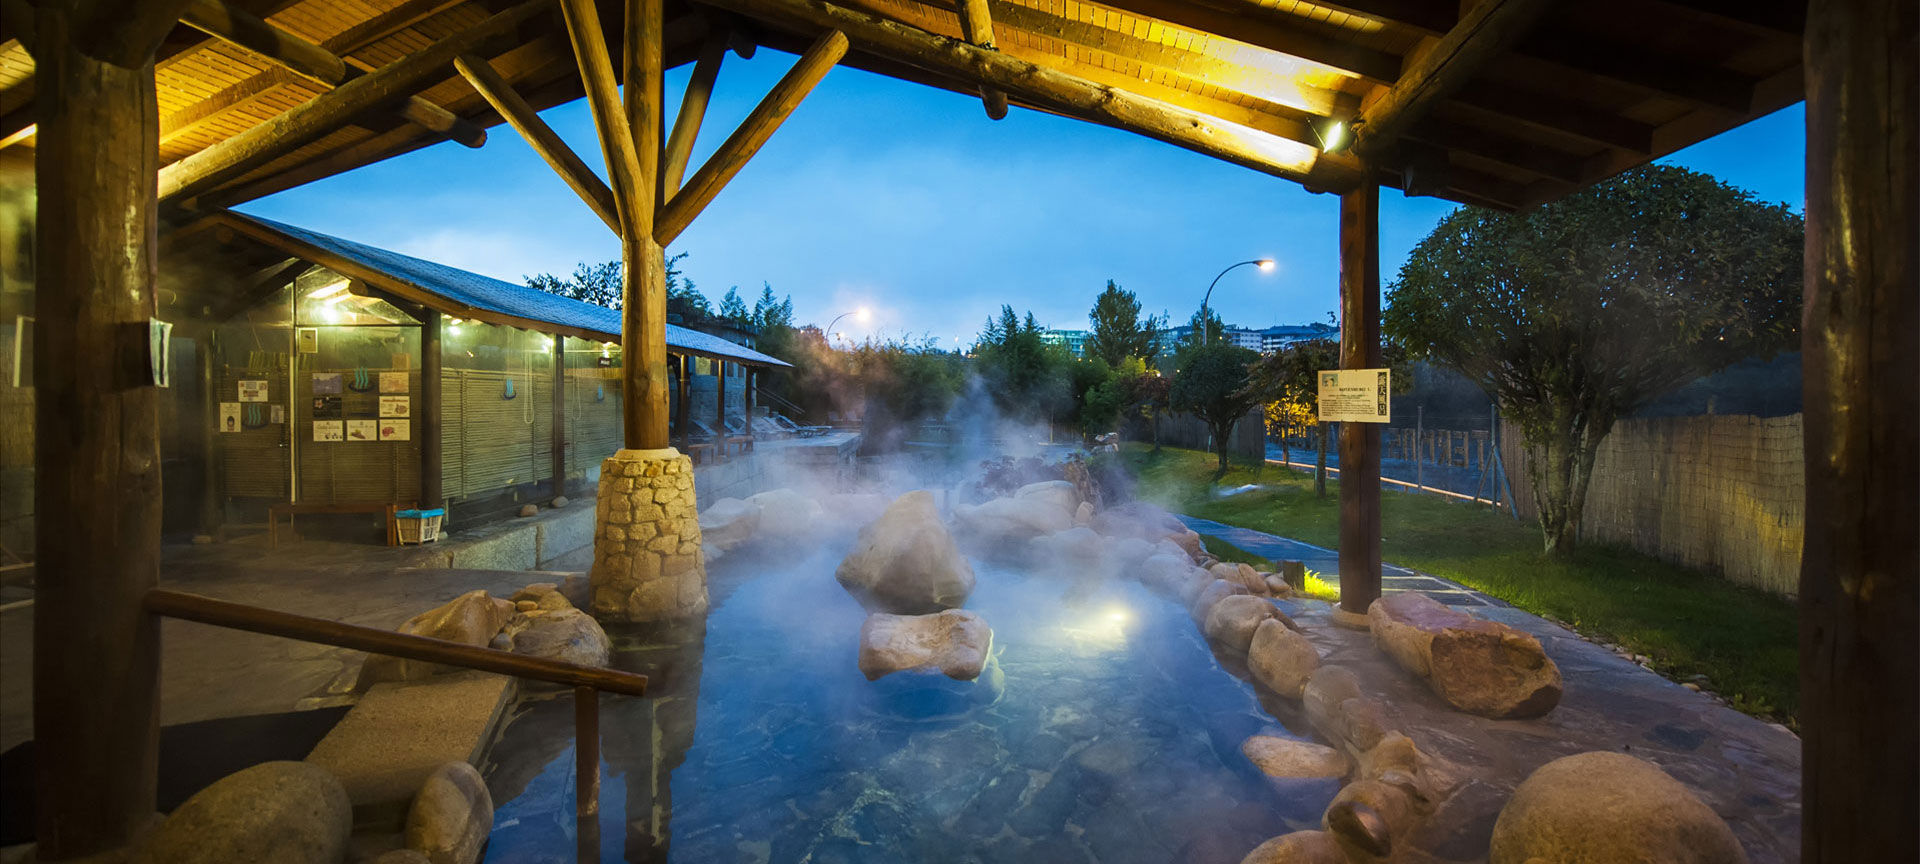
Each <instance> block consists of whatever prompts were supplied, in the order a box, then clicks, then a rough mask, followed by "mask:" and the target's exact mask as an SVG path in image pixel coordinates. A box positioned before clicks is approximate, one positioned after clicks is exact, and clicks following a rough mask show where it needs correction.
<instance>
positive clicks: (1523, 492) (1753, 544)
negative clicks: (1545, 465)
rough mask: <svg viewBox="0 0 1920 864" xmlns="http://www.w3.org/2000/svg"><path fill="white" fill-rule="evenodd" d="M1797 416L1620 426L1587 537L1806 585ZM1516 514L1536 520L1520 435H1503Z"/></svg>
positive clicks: (1611, 438) (1601, 456) (1751, 581)
mask: <svg viewBox="0 0 1920 864" xmlns="http://www.w3.org/2000/svg"><path fill="white" fill-rule="evenodd" d="M1800 417H1801V415H1799V414H1792V415H1788V416H1785V417H1767V418H1761V417H1750V416H1745V415H1705V416H1699V417H1657V418H1648V419H1635V420H1622V421H1619V422H1617V423H1615V424H1614V427H1613V431H1612V432H1610V433H1608V435H1607V437H1606V438H1605V439H1604V440H1602V441H1601V442H1600V451H1599V453H1598V454H1597V456H1596V458H1595V461H1594V466H1593V480H1592V483H1591V485H1589V487H1588V489H1587V502H1586V511H1585V513H1584V515H1582V517H1581V523H1580V536H1581V538H1582V539H1591V540H1601V541H1606V542H1613V543H1622V544H1625V545H1628V546H1631V547H1633V548H1635V549H1638V550H1640V551H1642V552H1646V553H1648V554H1651V555H1656V556H1659V557H1661V558H1664V559H1666V560H1669V561H1674V562H1677V563H1680V564H1686V565H1689V566H1694V567H1700V568H1705V569H1709V570H1713V571H1715V572H1718V573H1720V574H1721V575H1723V576H1725V577H1726V578H1728V579H1730V580H1732V581H1734V582H1737V583H1740V584H1742V585H1748V586H1751V587H1754V588H1760V589H1763V590H1765V591H1769V592H1772V593H1775V594H1781V595H1787V596H1791V595H1793V594H1795V593H1797V592H1798V590H1799V582H1800V545H1801V537H1802V533H1803V530H1804V526H1805V522H1806V475H1805V467H1804V457H1803V455H1802V451H1801V427H1800ZM1500 437H1501V442H1502V443H1501V454H1502V458H1504V459H1505V461H1506V466H1507V472H1508V479H1509V482H1511V483H1512V484H1513V495H1514V503H1515V507H1516V510H1517V511H1518V512H1519V513H1520V515H1521V516H1522V517H1524V518H1535V517H1536V516H1537V514H1538V513H1539V509H1538V508H1537V507H1536V506H1535V504H1534V498H1533V488H1532V486H1531V484H1529V483H1528V482H1527V463H1526V453H1525V446H1524V445H1523V444H1522V443H1521V436H1520V430H1519V429H1518V428H1516V427H1514V426H1512V424H1506V425H1505V427H1504V428H1503V429H1502V430H1501V436H1500Z"/></svg>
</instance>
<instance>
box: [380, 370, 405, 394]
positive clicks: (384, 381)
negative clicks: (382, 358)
mask: <svg viewBox="0 0 1920 864" xmlns="http://www.w3.org/2000/svg"><path fill="white" fill-rule="evenodd" d="M380 392H382V393H405V392H407V373H405V372H382V373H380Z"/></svg>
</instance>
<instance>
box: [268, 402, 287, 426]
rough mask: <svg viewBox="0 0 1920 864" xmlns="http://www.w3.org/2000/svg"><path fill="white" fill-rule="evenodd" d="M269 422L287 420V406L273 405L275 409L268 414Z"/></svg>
mask: <svg viewBox="0 0 1920 864" xmlns="http://www.w3.org/2000/svg"><path fill="white" fill-rule="evenodd" d="M267 422H269V423H285V422H287V406H285V405H275V406H273V410H272V411H271V412H269V414H268V419H267Z"/></svg>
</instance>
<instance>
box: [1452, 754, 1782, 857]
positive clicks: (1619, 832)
mask: <svg viewBox="0 0 1920 864" xmlns="http://www.w3.org/2000/svg"><path fill="white" fill-rule="evenodd" d="M1488 860H1489V864H1529V862H1536V861H1565V862H1585V861H1595V862H1600V861H1662V862H1673V864H1746V862H1747V855H1746V852H1745V851H1744V850H1742V849H1741V848H1740V841H1739V840H1737V839H1735V838H1734V836H1733V830H1732V829H1730V828H1728V827H1727V823H1726V822H1725V821H1724V820H1722V819H1721V818H1720V815H1719V814H1717V813H1715V812H1713V809H1712V808H1710V807H1708V806H1707V805H1706V804H1704V803H1701V801H1700V799H1699V798H1697V797H1694V794H1693V792H1691V791H1690V790H1688V789H1687V787H1685V786H1683V785H1681V784H1680V781H1678V780H1675V779H1673V778H1672V777H1671V776H1668V775H1667V773H1666V772H1665V771H1662V770H1660V769H1659V768H1656V767H1654V766H1653V764H1652V763H1649V762H1645V761H1642V760H1640V759H1636V758H1634V757H1632V756H1628V755H1627V754H1625V753H1613V752H1607V751H1600V752H1594V753H1580V754H1576V755H1573V756H1566V757H1563V758H1560V759H1555V760H1553V761H1552V762H1548V763H1547V764H1545V765H1542V766H1540V768H1539V769H1537V770H1535V771H1534V772H1533V775H1532V776H1530V777H1528V778H1527V779H1526V782H1523V783H1521V784H1520V788H1518V789H1515V790H1513V798H1511V799H1510V800H1508V801H1507V806H1506V807H1505V808H1503V809H1501V811H1500V818H1499V821H1497V822H1495V823H1494V825H1493V848H1492V850H1491V851H1490V853H1489V859H1488Z"/></svg>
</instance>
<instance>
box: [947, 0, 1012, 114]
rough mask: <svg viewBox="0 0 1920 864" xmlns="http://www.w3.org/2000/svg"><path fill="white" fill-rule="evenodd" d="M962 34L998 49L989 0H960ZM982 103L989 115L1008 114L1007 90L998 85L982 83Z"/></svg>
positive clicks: (977, 43) (978, 44) (974, 42)
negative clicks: (994, 37) (994, 39)
mask: <svg viewBox="0 0 1920 864" xmlns="http://www.w3.org/2000/svg"><path fill="white" fill-rule="evenodd" d="M958 13H959V15H960V35H961V36H962V37H963V38H965V39H966V40H967V43H968V44H970V45H973V46H975V47H978V48H985V49H986V50H988V51H998V50H1000V49H999V47H998V46H997V45H996V44H995V43H994V41H993V13H992V12H990V11H988V9H987V0H960V8H959V10H958ZM980 103H981V104H982V105H984V106H985V107H986V109H987V116H988V117H991V118H993V119H995V120H1002V119H1005V118H1006V116H1007V91H1005V90H1001V89H999V88H997V87H989V86H986V85H981V87H980Z"/></svg>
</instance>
